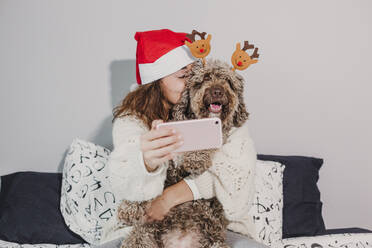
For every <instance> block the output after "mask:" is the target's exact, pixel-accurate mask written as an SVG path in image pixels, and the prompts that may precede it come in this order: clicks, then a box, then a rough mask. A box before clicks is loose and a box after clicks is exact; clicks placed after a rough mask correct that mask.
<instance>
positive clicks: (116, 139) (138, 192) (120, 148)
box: [108, 116, 168, 201]
mask: <svg viewBox="0 0 372 248" xmlns="http://www.w3.org/2000/svg"><path fill="white" fill-rule="evenodd" d="M147 131H148V128H147V127H146V126H145V125H144V123H143V122H142V121H141V120H139V119H138V118H137V117H134V116H125V117H122V118H117V119H115V121H114V124H113V128H112V139H113V145H114V148H113V150H112V152H111V154H110V156H109V160H108V168H109V181H110V184H111V186H112V190H113V192H114V194H115V196H116V198H117V201H121V200H122V199H126V200H130V201H143V200H149V199H152V198H154V197H156V196H158V195H160V194H161V193H162V192H163V187H164V181H165V177H166V171H167V168H168V162H164V163H163V164H162V165H160V166H159V167H158V168H157V169H156V170H155V171H153V172H148V171H147V169H146V166H145V164H144V161H143V154H142V151H141V149H140V148H141V147H140V136H141V135H142V134H144V133H145V132H147Z"/></svg>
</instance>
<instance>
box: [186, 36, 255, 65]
mask: <svg viewBox="0 0 372 248" xmlns="http://www.w3.org/2000/svg"><path fill="white" fill-rule="evenodd" d="M196 35H199V37H200V38H201V39H200V40H196V39H195V36H196ZM205 35H206V32H202V33H200V32H198V31H196V30H193V31H192V33H191V34H187V35H186V37H187V38H189V39H190V40H191V43H190V42H188V41H185V44H186V45H187V46H188V47H189V48H190V51H191V54H192V55H193V56H194V57H196V58H199V59H200V58H201V59H202V61H203V65H205V57H206V56H207V55H208V54H209V53H210V51H211V44H210V41H211V38H212V35H210V34H208V36H207V39H205ZM253 48H254V45H252V44H249V42H248V41H244V46H243V48H242V49H240V42H238V43H236V49H235V51H234V53H233V54H232V56H231V63H232V65H233V68H231V70H232V71H235V70H236V69H238V70H245V69H247V68H248V67H249V66H250V65H251V64H255V63H257V62H258V60H257V59H258V57H259V56H260V55H259V54H258V53H257V51H258V48H257V47H256V48H255V49H254V52H253V54H252V55H249V54H248V53H247V52H246V51H247V50H249V49H253Z"/></svg>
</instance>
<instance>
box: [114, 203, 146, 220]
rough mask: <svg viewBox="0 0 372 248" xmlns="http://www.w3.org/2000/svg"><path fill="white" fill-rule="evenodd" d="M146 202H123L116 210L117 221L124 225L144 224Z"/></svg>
mask: <svg viewBox="0 0 372 248" xmlns="http://www.w3.org/2000/svg"><path fill="white" fill-rule="evenodd" d="M146 205H147V202H132V201H127V200H123V201H122V202H121V204H120V206H119V208H118V219H119V220H120V222H122V223H123V224H125V225H128V226H132V225H134V224H140V223H144V222H145V221H146V217H145V214H146V211H145V210H146Z"/></svg>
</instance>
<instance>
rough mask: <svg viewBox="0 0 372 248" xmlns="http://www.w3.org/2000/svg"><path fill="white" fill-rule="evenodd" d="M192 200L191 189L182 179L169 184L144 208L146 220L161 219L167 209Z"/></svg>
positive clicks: (166, 212)
mask: <svg viewBox="0 0 372 248" xmlns="http://www.w3.org/2000/svg"><path fill="white" fill-rule="evenodd" d="M192 200H194V196H193V194H192V191H191V189H190V188H189V186H188V185H187V183H186V182H185V181H184V180H181V181H179V182H178V183H176V184H173V185H172V186H169V187H168V188H166V189H165V190H164V191H163V194H162V195H160V196H158V197H156V198H155V199H154V200H153V201H152V202H151V204H149V207H148V208H147V209H146V221H153V220H163V219H164V217H165V216H166V215H167V214H168V212H169V210H170V209H171V208H173V207H174V206H177V205H179V204H182V203H184V202H188V201H192Z"/></svg>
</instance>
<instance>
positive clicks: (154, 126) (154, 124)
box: [151, 120, 164, 129]
mask: <svg viewBox="0 0 372 248" xmlns="http://www.w3.org/2000/svg"><path fill="white" fill-rule="evenodd" d="M163 122H164V121H163V120H153V121H152V123H151V129H156V125H158V124H160V123H163Z"/></svg>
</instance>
